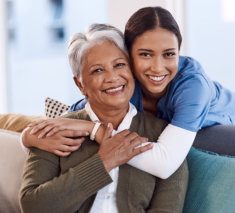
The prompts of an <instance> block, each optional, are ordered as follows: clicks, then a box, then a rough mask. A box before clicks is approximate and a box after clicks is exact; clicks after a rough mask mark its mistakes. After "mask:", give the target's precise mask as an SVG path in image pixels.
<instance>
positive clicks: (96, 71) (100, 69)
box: [92, 68, 103, 73]
mask: <svg viewBox="0 0 235 213" xmlns="http://www.w3.org/2000/svg"><path fill="white" fill-rule="evenodd" d="M101 71H103V69H102V68H97V69H94V70H93V71H92V73H99V72H101Z"/></svg>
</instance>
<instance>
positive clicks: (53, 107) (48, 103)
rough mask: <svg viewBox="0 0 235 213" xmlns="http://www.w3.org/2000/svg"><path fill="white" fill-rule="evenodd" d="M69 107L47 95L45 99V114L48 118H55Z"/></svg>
mask: <svg viewBox="0 0 235 213" xmlns="http://www.w3.org/2000/svg"><path fill="white" fill-rule="evenodd" d="M69 107H70V106H69V105H66V104H64V103H62V102H59V101H57V100H54V99H52V98H48V97H47V98H46V100H45V115H46V117H48V118H55V117H58V116H60V115H62V114H63V113H65V112H66V111H67V110H68V109H69Z"/></svg>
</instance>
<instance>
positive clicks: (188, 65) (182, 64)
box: [179, 56, 202, 71]
mask: <svg viewBox="0 0 235 213" xmlns="http://www.w3.org/2000/svg"><path fill="white" fill-rule="evenodd" d="M185 69H186V70H187V69H194V70H195V71H198V70H199V71H201V69H202V65H201V64H200V63H199V61H197V60H196V59H194V58H192V57H188V56H180V57H179V70H185Z"/></svg>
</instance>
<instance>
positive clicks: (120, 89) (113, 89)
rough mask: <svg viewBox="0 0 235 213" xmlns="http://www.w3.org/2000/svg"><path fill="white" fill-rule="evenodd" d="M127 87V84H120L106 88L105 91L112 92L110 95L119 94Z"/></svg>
mask: <svg viewBox="0 0 235 213" xmlns="http://www.w3.org/2000/svg"><path fill="white" fill-rule="evenodd" d="M124 88H125V85H122V86H118V87H112V88H108V89H106V90H104V92H105V93H107V94H110V95H114V94H118V93H121V92H122V91H123V90H124Z"/></svg>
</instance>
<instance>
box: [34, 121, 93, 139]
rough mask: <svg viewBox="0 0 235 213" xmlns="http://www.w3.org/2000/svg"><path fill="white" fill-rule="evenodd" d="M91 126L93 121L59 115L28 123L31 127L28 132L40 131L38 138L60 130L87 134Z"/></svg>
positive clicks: (82, 134)
mask: <svg viewBox="0 0 235 213" xmlns="http://www.w3.org/2000/svg"><path fill="white" fill-rule="evenodd" d="M93 126H94V123H92V122H90V121H85V120H78V119H68V118H61V117H60V118H54V119H47V120H42V121H37V122H34V123H31V124H29V127H32V130H31V131H30V134H36V133H37V132H38V131H41V132H40V134H39V135H38V138H43V137H44V136H46V137H49V136H52V135H54V134H55V133H57V132H59V131H62V130H80V131H81V136H88V135H89V131H91V129H92V128H93Z"/></svg>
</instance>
